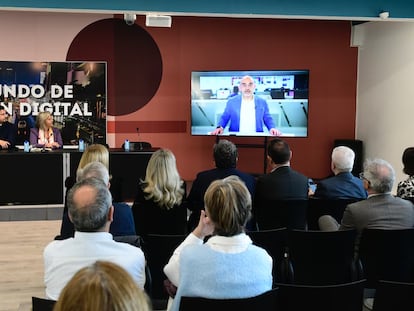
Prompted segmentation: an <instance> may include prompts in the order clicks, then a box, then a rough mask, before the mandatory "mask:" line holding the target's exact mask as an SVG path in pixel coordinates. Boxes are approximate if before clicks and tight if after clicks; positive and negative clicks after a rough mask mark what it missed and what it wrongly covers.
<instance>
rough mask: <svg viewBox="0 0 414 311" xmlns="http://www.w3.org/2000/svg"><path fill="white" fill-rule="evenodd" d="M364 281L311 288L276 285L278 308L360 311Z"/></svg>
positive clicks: (284, 309)
mask: <svg viewBox="0 0 414 311" xmlns="http://www.w3.org/2000/svg"><path fill="white" fill-rule="evenodd" d="M364 284H365V280H360V281H355V282H351V283H345V284H336V285H325V286H311V285H297V284H282V283H278V284H276V286H277V287H278V288H279V292H278V308H277V309H276V310H283V311H303V310H318V311H333V310H335V311H362V308H363V294H364Z"/></svg>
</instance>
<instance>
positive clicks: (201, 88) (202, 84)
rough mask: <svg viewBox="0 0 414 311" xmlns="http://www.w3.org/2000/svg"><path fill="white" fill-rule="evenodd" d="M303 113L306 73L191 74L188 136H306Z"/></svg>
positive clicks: (305, 112)
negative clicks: (275, 131) (189, 134)
mask: <svg viewBox="0 0 414 311" xmlns="http://www.w3.org/2000/svg"><path fill="white" fill-rule="evenodd" d="M252 95H253V96H252ZM308 110H309V70H249V71H222V70H220V71H219V70H217V71H193V72H192V73H191V134H192V135H217V134H219V135H224V136H226V135H232V136H233V135H234V136H272V131H271V128H276V129H277V130H278V135H279V136H281V137H307V136H308ZM217 128H220V129H222V131H220V133H217ZM273 133H274V131H273Z"/></svg>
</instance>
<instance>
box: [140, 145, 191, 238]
mask: <svg viewBox="0 0 414 311" xmlns="http://www.w3.org/2000/svg"><path fill="white" fill-rule="evenodd" d="M185 197H186V191H185V183H184V182H183V180H182V179H181V178H180V175H179V173H178V171H177V165H176V160H175V156H174V154H173V153H172V152H171V151H170V150H167V149H159V150H157V151H156V152H154V153H153V154H152V156H151V158H150V160H149V162H148V165H147V170H146V176H145V180H143V181H141V183H140V185H139V187H138V192H137V194H136V197H135V200H134V204H133V205H132V213H133V215H134V222H135V231H136V232H137V234H138V235H141V236H145V235H146V234H148V233H155V234H185V233H187V229H186V228H187V209H186V207H185V206H184V204H183V201H184V200H185Z"/></svg>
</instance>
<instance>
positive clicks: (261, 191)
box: [253, 166, 309, 211]
mask: <svg viewBox="0 0 414 311" xmlns="http://www.w3.org/2000/svg"><path fill="white" fill-rule="evenodd" d="M308 191H309V184H308V177H306V176H305V175H303V174H301V173H299V172H296V171H294V170H292V169H291V168H290V167H289V166H281V167H279V168H277V169H275V170H274V171H273V172H271V173H269V174H266V175H263V176H261V177H259V178H258V180H257V183H256V190H255V195H254V203H253V211H254V210H256V209H258V208H259V207H260V206H261V205H263V204H264V202H268V201H270V200H285V199H296V200H298V199H307V198H308Z"/></svg>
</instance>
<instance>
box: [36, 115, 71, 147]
mask: <svg viewBox="0 0 414 311" xmlns="http://www.w3.org/2000/svg"><path fill="white" fill-rule="evenodd" d="M30 145H32V146H33V147H37V148H52V149H59V148H62V146H63V141H62V135H61V133H60V130H59V129H58V128H56V127H54V126H53V116H52V114H51V113H50V112H48V111H42V112H40V113H39V114H38V115H37V118H36V127H34V128H32V129H30Z"/></svg>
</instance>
